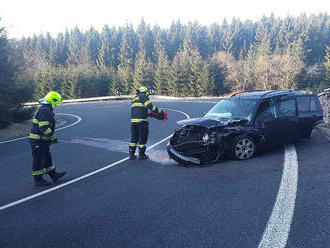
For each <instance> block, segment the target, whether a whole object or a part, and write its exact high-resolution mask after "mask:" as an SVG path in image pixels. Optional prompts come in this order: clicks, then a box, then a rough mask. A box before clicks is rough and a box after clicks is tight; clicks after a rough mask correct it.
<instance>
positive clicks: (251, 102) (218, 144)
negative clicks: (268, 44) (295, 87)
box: [167, 90, 323, 165]
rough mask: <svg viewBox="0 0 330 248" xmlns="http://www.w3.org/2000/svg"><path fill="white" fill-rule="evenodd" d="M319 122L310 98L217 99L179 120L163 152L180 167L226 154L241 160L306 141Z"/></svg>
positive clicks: (259, 94) (274, 93)
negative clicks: (198, 115) (200, 113)
mask: <svg viewBox="0 0 330 248" xmlns="http://www.w3.org/2000/svg"><path fill="white" fill-rule="evenodd" d="M322 119H323V111H322V107H321V105H320V102H319V99H318V97H317V96H316V95H305V94H301V93H300V92H297V91H291V90H271V91H252V92H243V93H239V94H235V95H233V96H231V97H229V98H226V99H223V100H221V101H220V102H218V103H217V104H216V105H215V106H214V107H213V108H212V109H211V110H210V111H209V112H208V113H207V114H206V115H205V116H203V117H201V118H194V119H189V120H183V121H179V122H178V124H179V125H180V127H179V128H178V129H176V130H175V132H174V134H173V136H172V138H171V140H170V142H169V144H168V146H167V151H168V154H169V156H170V157H171V158H172V159H174V160H175V161H177V162H178V163H181V164H198V165H205V164H209V163H212V162H216V161H217V160H218V159H219V158H220V157H221V156H222V155H224V154H226V153H227V154H229V155H230V156H231V157H232V158H233V159H237V160H245V159H249V158H251V157H252V156H253V155H254V154H255V152H256V150H257V149H258V148H261V147H265V146H269V145H279V144H285V143H293V142H295V141H297V140H298V139H300V138H309V137H310V136H311V132H312V130H313V128H314V127H315V126H316V125H317V124H318V123H320V122H321V121H322Z"/></svg>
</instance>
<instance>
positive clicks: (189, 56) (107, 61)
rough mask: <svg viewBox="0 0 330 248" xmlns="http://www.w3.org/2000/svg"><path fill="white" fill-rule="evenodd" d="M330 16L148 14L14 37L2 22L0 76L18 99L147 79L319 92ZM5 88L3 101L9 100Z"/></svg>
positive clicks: (98, 92) (91, 92)
mask: <svg viewBox="0 0 330 248" xmlns="http://www.w3.org/2000/svg"><path fill="white" fill-rule="evenodd" d="M329 20H330V19H329V15H328V14H327V13H320V14H312V15H309V16H307V15H305V14H302V15H300V16H298V17H292V16H287V17H285V18H279V17H275V16H274V15H271V16H269V17H266V16H264V17H262V18H261V19H260V20H258V21H251V20H247V21H241V20H240V19H238V18H233V19H232V20H231V21H230V22H227V21H226V20H224V21H223V22H222V23H221V24H217V23H214V24H212V25H209V26H205V25H201V24H199V23H198V22H191V23H188V24H182V23H181V22H180V21H176V22H173V23H172V25H171V26H170V27H169V28H161V27H159V26H157V25H156V26H152V27H151V26H150V25H148V24H147V23H145V21H144V20H143V19H142V20H141V22H140V24H139V25H138V26H137V27H136V28H134V27H133V25H132V24H126V25H124V26H121V27H110V26H108V25H105V26H104V27H103V29H102V30H100V31H98V30H96V29H95V28H93V27H91V28H90V29H89V30H87V31H82V30H80V29H79V28H78V27H75V28H73V29H72V30H66V31H65V32H64V33H59V34H58V35H57V36H56V37H53V36H51V35H50V34H49V33H48V34H46V35H45V36H44V35H34V36H33V37H25V38H22V39H19V40H8V39H7V38H6V35H5V32H4V30H3V29H1V30H0V35H1V36H0V37H1V38H0V49H5V50H6V52H4V53H1V54H0V63H3V65H4V67H2V64H1V72H0V75H2V74H3V71H6V73H5V74H4V76H3V77H4V80H1V81H0V84H5V85H7V86H8V85H11V86H12V87H11V86H8V87H7V86H6V87H7V88H8V90H9V88H11V91H12V92H16V93H9V92H8V93H7V91H3V89H2V88H1V92H2V91H3V92H6V93H5V94H4V95H7V96H9V95H11V94H14V96H15V97H14V98H11V97H10V98H11V99H12V100H13V99H16V98H17V101H18V102H19V101H26V100H37V99H39V98H41V97H42V96H44V95H45V94H46V93H47V92H48V91H49V90H57V91H59V92H60V94H61V95H63V97H64V98H83V97H94V96H106V95H109V94H110V95H114V94H130V93H134V92H135V89H136V88H138V87H140V86H141V85H144V86H146V87H149V88H153V89H154V90H155V92H156V93H157V94H160V95H172V96H202V95H222V94H226V93H229V92H232V91H239V90H251V89H306V90H311V91H314V92H317V91H320V90H322V89H324V88H327V87H330V85H329V81H330V76H329V71H330V69H329V64H330V62H329V61H330V55H329V54H330V50H329V46H330V41H329V37H330V28H329V26H330V25H329V23H330V21H329ZM0 23H1V22H0ZM0 26H1V25H0ZM9 67H10V68H9ZM3 68H6V69H3ZM1 79H2V78H1ZM0 87H2V85H0ZM3 92H2V93H1V100H0V101H2V102H7V99H6V98H5V97H4V98H3ZM0 104H3V103H1V102H0Z"/></svg>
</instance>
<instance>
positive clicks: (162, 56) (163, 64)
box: [155, 47, 171, 95]
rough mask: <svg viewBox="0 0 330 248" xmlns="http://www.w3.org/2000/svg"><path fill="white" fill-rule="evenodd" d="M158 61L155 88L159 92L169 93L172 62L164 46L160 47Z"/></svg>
mask: <svg viewBox="0 0 330 248" xmlns="http://www.w3.org/2000/svg"><path fill="white" fill-rule="evenodd" d="M157 57H158V61H157V66H156V73H155V88H156V93H157V94H160V95H161V94H162V95H169V93H170V90H169V81H170V68H171V67H170V62H169V59H168V57H167V54H166V51H165V48H164V47H160V48H159V49H158V56H157Z"/></svg>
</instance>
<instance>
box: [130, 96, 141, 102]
mask: <svg viewBox="0 0 330 248" xmlns="http://www.w3.org/2000/svg"><path fill="white" fill-rule="evenodd" d="M139 99H140V98H139V97H138V96H137V97H135V98H133V100H132V102H133V101H137V100H139Z"/></svg>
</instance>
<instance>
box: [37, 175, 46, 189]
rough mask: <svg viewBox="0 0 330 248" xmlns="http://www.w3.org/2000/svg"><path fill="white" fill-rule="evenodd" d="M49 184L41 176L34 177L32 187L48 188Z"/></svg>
mask: <svg viewBox="0 0 330 248" xmlns="http://www.w3.org/2000/svg"><path fill="white" fill-rule="evenodd" d="M49 185H50V182H48V181H47V180H45V179H43V178H42V175H38V176H34V186H36V187H44V186H49Z"/></svg>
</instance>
